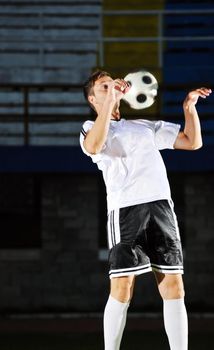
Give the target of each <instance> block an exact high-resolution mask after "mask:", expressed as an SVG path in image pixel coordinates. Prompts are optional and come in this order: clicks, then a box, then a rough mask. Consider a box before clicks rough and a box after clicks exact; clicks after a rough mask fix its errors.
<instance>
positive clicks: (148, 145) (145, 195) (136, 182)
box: [80, 119, 180, 212]
mask: <svg viewBox="0 0 214 350" xmlns="http://www.w3.org/2000/svg"><path fill="white" fill-rule="evenodd" d="M93 124H94V122H93V121H89V120H88V121H86V122H85V123H84V124H83V128H82V131H81V133H80V144H81V147H82V150H83V152H84V153H85V154H87V155H88V156H90V157H91V158H92V161H93V162H94V163H96V164H97V166H98V168H99V169H100V170H101V171H102V172H103V178H104V181H105V185H106V191H107V205H108V212H110V211H111V210H115V209H119V208H123V207H128V206H131V205H136V204H141V203H148V202H153V201H156V200H161V199H170V198H171V193H170V187H169V182H168V179H167V173H166V168H165V165H164V162H163V159H162V157H161V154H160V152H159V150H162V149H165V148H170V149H173V145H174V142H175V140H176V137H177V135H178V132H179V129H180V125H178V124H174V123H169V122H164V121H149V120H144V119H136V120H125V119H121V120H120V121H115V120H112V121H111V123H110V128H109V132H108V136H107V140H106V142H105V145H104V147H103V149H102V151H101V152H100V153H98V154H96V155H92V154H89V153H88V152H87V151H86V150H85V148H84V146H83V141H84V137H85V136H86V133H87V132H88V131H89V130H90V129H91V128H92V126H93Z"/></svg>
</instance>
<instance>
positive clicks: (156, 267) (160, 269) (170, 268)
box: [151, 264, 184, 275]
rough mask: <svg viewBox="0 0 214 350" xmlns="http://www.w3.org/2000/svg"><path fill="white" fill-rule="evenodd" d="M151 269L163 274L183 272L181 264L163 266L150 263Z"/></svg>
mask: <svg viewBox="0 0 214 350" xmlns="http://www.w3.org/2000/svg"><path fill="white" fill-rule="evenodd" d="M151 267H152V271H155V272H161V273H164V274H168V275H170V274H181V275H183V274H184V268H183V266H163V265H153V264H152V265H151Z"/></svg>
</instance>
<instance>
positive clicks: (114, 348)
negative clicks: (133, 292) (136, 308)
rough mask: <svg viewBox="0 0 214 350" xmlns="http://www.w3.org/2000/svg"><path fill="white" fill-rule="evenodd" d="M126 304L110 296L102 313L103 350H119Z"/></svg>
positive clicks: (127, 304) (124, 321)
mask: <svg viewBox="0 0 214 350" xmlns="http://www.w3.org/2000/svg"><path fill="white" fill-rule="evenodd" d="M128 307H129V302H128V303H121V302H120V301H117V300H116V299H114V298H112V296H111V295H110V296H109V298H108V301H107V304H106V307H105V311H104V320H103V321H104V322H103V323H104V342H105V350H119V348H120V343H121V339H122V335H123V331H124V327H125V324H126V315H127V309H128Z"/></svg>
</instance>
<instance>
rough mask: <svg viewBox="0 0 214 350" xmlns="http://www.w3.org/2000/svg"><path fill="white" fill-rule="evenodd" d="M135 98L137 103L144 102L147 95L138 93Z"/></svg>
mask: <svg viewBox="0 0 214 350" xmlns="http://www.w3.org/2000/svg"><path fill="white" fill-rule="evenodd" d="M136 100H137V102H139V103H144V102H146V100H147V96H146V95H144V94H139V95H137V97H136Z"/></svg>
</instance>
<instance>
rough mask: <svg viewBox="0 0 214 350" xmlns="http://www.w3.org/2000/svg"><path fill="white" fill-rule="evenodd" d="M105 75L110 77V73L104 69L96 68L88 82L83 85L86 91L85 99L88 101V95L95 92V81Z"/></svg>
mask: <svg viewBox="0 0 214 350" xmlns="http://www.w3.org/2000/svg"><path fill="white" fill-rule="evenodd" d="M105 76H107V77H110V74H109V73H107V72H105V71H104V70H96V71H95V72H93V73H92V74H91V75H90V77H89V78H88V79H87V80H86V82H85V83H84V85H83V93H84V96H85V99H86V100H87V101H88V96H90V95H92V94H93V87H94V84H95V82H96V81H97V80H98V79H100V78H102V77H105ZM88 102H89V101H88Z"/></svg>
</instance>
